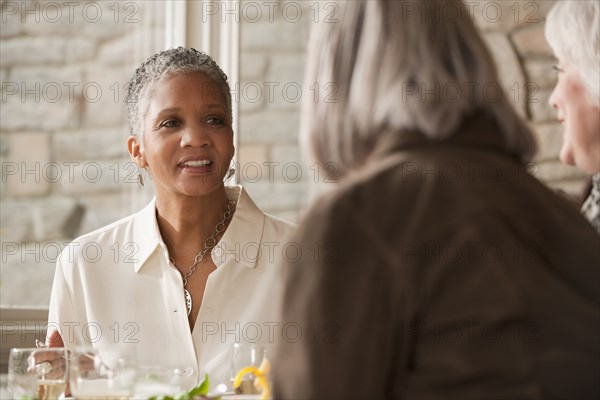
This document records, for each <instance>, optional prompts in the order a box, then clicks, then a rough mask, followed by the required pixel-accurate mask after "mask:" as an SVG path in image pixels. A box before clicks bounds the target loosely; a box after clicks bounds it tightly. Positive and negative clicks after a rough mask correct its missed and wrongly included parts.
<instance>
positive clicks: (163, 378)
mask: <svg viewBox="0 0 600 400" xmlns="http://www.w3.org/2000/svg"><path fill="white" fill-rule="evenodd" d="M182 378H183V370H182V369H181V368H171V367H165V366H141V367H138V368H137V373H136V379H135V386H134V389H133V398H134V399H148V398H150V397H154V396H156V397H160V396H171V397H174V396H175V395H177V394H178V393H179V392H181V391H182V386H181V385H182Z"/></svg>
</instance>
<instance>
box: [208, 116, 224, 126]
mask: <svg viewBox="0 0 600 400" xmlns="http://www.w3.org/2000/svg"><path fill="white" fill-rule="evenodd" d="M206 122H207V123H209V124H211V125H223V124H225V121H224V120H223V119H222V118H218V117H211V118H209V119H207V120H206Z"/></svg>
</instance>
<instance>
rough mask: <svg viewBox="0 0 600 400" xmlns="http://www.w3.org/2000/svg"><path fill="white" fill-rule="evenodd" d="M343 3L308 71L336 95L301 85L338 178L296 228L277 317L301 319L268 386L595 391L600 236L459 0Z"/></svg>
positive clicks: (575, 394)
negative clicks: (547, 176) (507, 92)
mask: <svg viewBox="0 0 600 400" xmlns="http://www.w3.org/2000/svg"><path fill="white" fill-rule="evenodd" d="M338 4H339V6H340V12H339V14H338V15H339V22H337V23H323V24H320V25H319V26H317V27H316V30H315V31H314V32H313V36H312V42H311V44H310V46H309V61H308V72H307V76H306V79H305V81H306V82H307V85H312V84H314V82H318V83H319V84H320V85H321V86H322V87H324V85H323V84H324V83H330V84H332V85H334V86H335V89H336V90H337V97H335V99H333V100H334V101H331V102H314V99H313V98H311V99H307V101H306V102H305V104H304V111H303V117H302V122H303V125H302V133H301V140H302V142H303V144H304V146H305V149H307V152H308V155H309V158H313V159H315V160H316V161H318V162H319V163H320V165H321V166H322V167H323V168H326V169H327V170H328V171H332V170H334V169H337V172H338V177H339V179H340V182H339V184H338V185H336V186H334V187H332V188H331V190H329V191H327V192H326V193H325V194H323V195H321V196H320V197H319V198H317V200H315V203H314V205H313V207H312V208H311V209H310V211H309V212H308V214H307V216H306V217H305V218H304V220H303V221H302V222H301V226H300V228H299V230H298V232H297V234H296V236H295V239H294V240H295V241H296V242H298V243H299V244H300V246H301V247H302V248H303V249H304V250H305V251H303V252H302V257H299V259H298V260H297V261H296V262H288V263H287V268H288V272H287V274H288V283H287V287H286V292H285V300H284V308H283V318H284V321H289V322H290V323H292V322H293V323H295V324H297V325H299V326H301V327H302V329H303V332H306V334H305V335H303V336H302V338H300V339H299V340H297V341H294V342H293V343H292V342H291V341H288V342H284V343H283V344H282V346H281V348H280V349H279V353H278V355H277V359H276V361H277V362H276V364H275V368H274V371H275V383H274V386H275V390H276V394H275V397H277V398H290V399H295V398H303V399H309V398H313V399H314V398H318V399H384V398H385V399H417V398H418V399H434V398H435V399H487V398H515V399H516V398H519V399H525V398H598V396H599V395H600V383H599V381H598V372H599V368H600V364H599V363H600V361H599V360H600V344H599V342H598V337H599V335H600V312H599V309H600V307H599V306H600V302H599V298H598V293H599V292H600V287H599V282H600V270H599V269H598V265H600V253H599V252H598V248H599V246H600V238H598V235H596V233H595V232H594V230H593V229H592V227H591V226H589V224H588V223H587V222H586V221H585V219H584V218H583V217H582V216H581V215H580V214H579V213H578V211H577V210H576V209H574V208H573V207H572V206H571V205H570V204H569V203H568V202H567V201H565V200H564V199H562V198H560V197H558V196H557V195H556V194H554V193H553V192H552V191H551V190H549V189H548V188H547V187H546V186H545V185H544V184H542V183H541V182H539V181H538V180H537V179H536V178H535V177H533V176H531V175H530V174H529V173H528V171H527V170H526V165H527V164H526V163H527V161H528V160H530V159H531V157H532V156H533V155H534V150H535V144H534V140H533V138H532V135H531V133H530V131H529V130H528V129H527V126H526V124H525V123H524V122H522V121H521V120H520V119H519V117H518V116H517V114H516V112H515V111H514V110H513V109H512V108H511V107H510V104H509V103H508V101H507V100H506V98H505V97H504V96H502V95H501V94H502V91H501V89H500V87H499V85H498V82H499V79H498V76H497V73H496V68H495V67H494V64H493V62H492V58H491V57H490V54H489V52H488V50H487V49H486V47H485V45H484V43H483V41H482V39H481V38H480V36H479V34H478V32H477V30H476V28H475V26H474V24H473V22H472V21H471V20H470V19H469V13H468V12H467V10H466V8H465V6H464V4H463V3H462V2H460V1H412V0H411V1H408V0H407V1H386V0H363V1H360V0H359V1H344V2H339V3H338ZM408 6H410V7H408ZM450 6H452V7H453V8H454V9H455V10H458V15H459V17H458V18H457V19H454V20H450V19H449V15H453V16H454V15H456V13H452V14H450V13H443V12H441V13H437V14H435V13H434V12H432V10H433V11H435V10H436V9H437V10H438V11H439V10H440V9H441V8H443V7H450ZM415 8H417V9H419V10H418V12H416V13H415V12H413V11H414V9H415ZM423 10H424V11H425V12H420V11H423ZM409 11H410V12H409ZM461 88H464V89H463V90H462V91H460V89H461ZM492 89H495V90H496V93H495V92H494V91H492ZM498 93H500V95H498ZM320 98H323V97H322V96H321V97H320ZM317 250H318V251H317Z"/></svg>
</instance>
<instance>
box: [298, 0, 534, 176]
mask: <svg viewBox="0 0 600 400" xmlns="http://www.w3.org/2000/svg"><path fill="white" fill-rule="evenodd" d="M338 4H339V6H340V12H339V14H338V15H339V21H338V22H335V23H321V24H320V25H319V26H316V27H315V30H313V32H312V36H311V43H310V47H309V61H308V69H307V74H306V77H305V82H306V85H311V83H314V82H317V83H318V84H319V87H320V88H321V91H323V88H324V87H325V86H326V85H325V84H326V83H327V82H329V83H333V84H334V85H335V88H334V89H335V91H336V92H335V98H334V99H333V100H334V101H330V102H327V101H324V100H323V98H322V97H321V98H320V101H317V99H315V98H312V96H307V97H305V99H304V102H303V117H302V126H301V140H302V145H303V148H304V150H305V151H306V152H308V153H309V154H310V155H311V158H312V159H313V160H314V161H317V162H319V165H321V166H323V165H327V164H328V163H334V164H335V166H336V168H337V170H338V172H339V175H340V176H341V175H344V174H346V173H347V172H349V171H350V170H351V169H353V168H355V167H357V166H359V165H361V164H364V163H365V162H367V160H368V158H369V155H370V154H371V153H372V152H373V150H374V148H375V145H376V144H377V143H378V142H379V139H381V138H383V137H384V136H386V135H389V134H392V135H398V134H400V135H401V134H402V133H401V132H402V131H403V130H415V129H416V130H418V131H420V132H422V133H423V134H424V135H425V136H426V137H427V138H428V139H430V140H440V139H444V138H448V137H449V136H451V135H452V134H454V133H455V132H456V130H457V128H458V127H459V125H460V123H461V122H462V121H463V119H465V117H467V116H468V115H470V114H473V113H476V112H479V113H485V114H487V115H490V116H491V117H492V118H493V119H494V120H495V121H497V124H498V126H499V129H500V131H501V133H502V135H503V137H504V141H505V145H506V149H507V151H509V152H511V153H512V154H514V155H516V156H517V157H518V158H519V159H521V160H522V161H523V162H527V161H529V160H530V159H531V158H532V157H533V155H534V154H535V151H536V144H535V140H534V137H533V135H532V133H531V131H530V129H529V128H528V126H527V125H526V123H525V122H524V121H522V120H521V119H520V118H519V117H518V115H517V113H516V111H515V110H514V109H513V108H512V106H511V105H510V103H509V101H508V100H507V98H506V96H504V95H502V96H501V97H500V98H499V100H494V101H490V100H489V98H486V94H485V93H484V91H483V90H481V88H482V87H484V86H485V85H486V84H493V85H495V90H497V91H498V90H499V91H500V93H502V89H500V87H499V84H498V82H499V79H498V74H497V71H496V67H495V65H494V62H493V59H492V57H491V55H490V53H489V51H488V50H487V48H486V46H485V45H484V43H483V40H482V39H481V37H480V35H479V33H478V32H477V30H476V28H475V26H474V24H473V22H472V21H471V20H470V19H469V13H468V11H467V9H466V8H465V6H464V4H463V3H462V2H461V1H424V2H415V1H414V0H411V1H407V0H400V1H398V0H395V1H386V0H368V1H341V2H339V3H338ZM415 5H416V6H417V7H419V6H427V7H428V8H431V7H438V9H439V8H441V7H448V5H451V6H453V7H454V8H455V9H456V11H457V12H459V13H461V14H462V17H460V18H457V20H454V21H449V20H448V19H447V18H446V17H445V16H444V14H447V13H441V14H442V16H440V17H439V18H437V20H434V18H432V17H430V16H429V14H427V15H425V14H421V13H417V14H416V15H410V14H409V13H408V10H409V8H408V7H414V6H415ZM465 84H471V85H472V87H473V86H474V85H475V84H478V85H479V86H474V87H475V89H474V90H471V91H470V92H469V90H468V89H467V88H468V86H465ZM329 85H331V84H329ZM449 85H455V87H456V86H459V85H463V86H461V87H463V88H464V91H463V93H462V95H461V96H458V98H452V99H450V98H448V96H436V98H435V99H431V97H432V96H431V95H427V93H428V92H427V91H431V90H432V89H434V88H445V87H448V86H449ZM313 88H314V87H313ZM329 89H330V90H329V94H330V95H331V94H333V93H332V92H331V88H329ZM307 91H308V90H307ZM409 92H410V95H407V94H408V93H409ZM442 94H443V92H442ZM437 97H439V98H437ZM497 97H499V96H497ZM482 134H485V132H482ZM329 165H330V164H329Z"/></svg>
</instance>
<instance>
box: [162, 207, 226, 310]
mask: <svg viewBox="0 0 600 400" xmlns="http://www.w3.org/2000/svg"><path fill="white" fill-rule="evenodd" d="M234 210H235V202H233V201H228V202H227V209H226V210H225V214H223V219H222V220H221V221H220V222H219V223H217V225H216V226H215V231H214V232H213V233H212V235H210V236H209V237H208V239H206V240H205V241H204V244H203V245H202V250H200V252H199V253H198V254H197V255H196V257H195V258H194V263H193V264H192V265H191V266H190V267H189V268H188V271H187V272H186V273H185V275H184V274H182V273H181V272H180V273H181V276H182V278H183V295H184V296H185V308H186V309H187V315H188V317H189V316H190V314H191V312H192V295H191V294H190V292H189V291H188V290H187V289H186V288H185V287H186V286H187V284H188V279H189V278H190V276H192V274H193V273H194V271H196V267H197V266H198V264H200V263H201V262H202V260H204V257H205V256H206V253H208V252H209V251H210V250H212V248H213V247H215V245H216V244H217V237H218V236H219V235H220V234H221V233H223V231H225V222H227V221H228V220H230V219H231V216H232V215H233V211H234ZM169 261H171V264H173V265H175V267H177V265H176V264H175V262H174V261H173V258H171V257H169ZM177 269H179V268H178V267H177Z"/></svg>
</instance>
